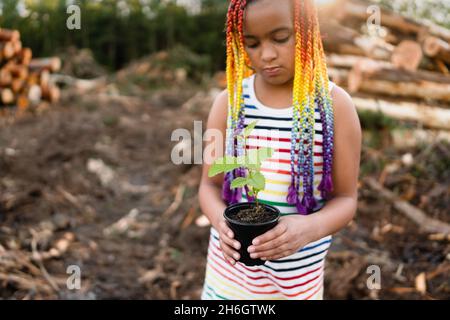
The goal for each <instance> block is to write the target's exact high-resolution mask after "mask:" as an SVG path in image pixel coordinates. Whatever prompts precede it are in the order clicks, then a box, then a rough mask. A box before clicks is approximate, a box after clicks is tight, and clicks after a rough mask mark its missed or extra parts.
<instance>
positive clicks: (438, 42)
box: [423, 37, 450, 63]
mask: <svg viewBox="0 0 450 320" xmlns="http://www.w3.org/2000/svg"><path fill="white" fill-rule="evenodd" d="M423 51H424V52H425V54H426V55H427V56H429V57H433V58H436V59H439V60H441V61H445V62H447V63H450V44H449V43H448V42H445V41H444V40H442V39H439V38H436V37H427V38H426V39H425V41H424V43H423Z"/></svg>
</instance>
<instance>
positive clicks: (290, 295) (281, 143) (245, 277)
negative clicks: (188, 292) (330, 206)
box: [201, 75, 333, 300]
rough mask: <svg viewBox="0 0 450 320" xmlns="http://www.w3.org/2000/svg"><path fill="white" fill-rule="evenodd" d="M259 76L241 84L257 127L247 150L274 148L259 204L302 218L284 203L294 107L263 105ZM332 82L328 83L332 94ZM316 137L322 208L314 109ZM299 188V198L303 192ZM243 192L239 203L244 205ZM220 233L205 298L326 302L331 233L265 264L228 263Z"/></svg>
mask: <svg viewBox="0 0 450 320" xmlns="http://www.w3.org/2000/svg"><path fill="white" fill-rule="evenodd" d="M254 82H255V75H252V76H250V77H248V78H245V79H244V81H243V94H244V103H245V126H247V125H248V124H250V123H251V122H253V121H255V120H257V121H258V123H257V126H256V127H255V129H254V130H253V131H252V133H251V135H250V136H249V137H248V138H247V141H246V149H253V148H259V147H270V148H273V149H274V150H275V152H274V154H273V157H272V158H270V159H267V160H265V161H264V162H263V163H262V166H261V172H262V173H263V175H264V177H265V179H266V187H265V189H264V190H263V191H261V192H260V193H259V194H258V199H259V200H260V201H261V203H266V204H270V205H272V206H274V207H276V208H278V209H279V210H280V212H281V214H282V216H283V215H290V214H298V213H297V208H296V207H295V205H289V204H288V203H287V201H286V196H287V193H288V188H289V184H290V181H291V175H290V172H291V166H290V150H291V127H292V111H293V107H290V108H284V109H275V108H270V107H267V106H265V105H263V104H262V103H261V102H260V101H258V99H257V98H256V95H255V87H254ZM332 88H333V83H332V82H330V90H332ZM315 119H316V122H315V127H314V129H315V134H314V149H313V151H314V168H315V170H314V172H315V174H314V195H315V198H316V199H317V200H318V201H317V202H318V207H317V208H315V209H314V211H318V210H320V208H321V207H323V206H324V204H325V201H324V200H323V199H321V197H320V191H319V190H318V189H317V187H318V185H319V183H320V181H321V178H322V166H323V158H322V124H321V121H320V113H319V110H318V109H317V108H316V110H315ZM302 187H303V186H302V185H300V190H299V195H300V196H302V194H303V189H302ZM246 201H247V199H246V198H245V193H244V192H243V193H242V199H241V202H246ZM218 236H219V235H218V232H217V230H215V229H214V228H211V233H210V239H209V246H208V257H207V265H206V274H205V281H204V285H203V291H202V296H201V298H202V299H204V300H209V299H214V300H215V299H229V300H252V299H258V300H264V299H271V300H272V299H292V300H308V299H322V297H323V277H324V265H325V256H326V254H327V251H328V248H329V247H330V244H331V235H330V236H327V237H324V238H322V239H320V240H318V241H315V242H313V243H309V244H308V245H306V246H305V247H303V248H301V249H300V250H298V251H297V252H296V253H294V254H292V255H290V256H288V257H284V258H282V259H279V260H272V261H266V263H265V264H264V265H262V266H246V265H244V264H242V263H239V262H238V263H236V264H235V265H234V266H233V265H231V264H229V263H228V262H227V261H226V260H225V259H224V258H223V255H222V250H221V249H220V244H219V238H218Z"/></svg>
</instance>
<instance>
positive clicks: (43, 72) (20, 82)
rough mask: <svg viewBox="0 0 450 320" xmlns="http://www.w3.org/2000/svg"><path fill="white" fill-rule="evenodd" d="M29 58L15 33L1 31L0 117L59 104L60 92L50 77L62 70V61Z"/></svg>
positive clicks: (30, 52)
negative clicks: (45, 105) (44, 105)
mask: <svg viewBox="0 0 450 320" xmlns="http://www.w3.org/2000/svg"><path fill="white" fill-rule="evenodd" d="M32 56H33V53H32V51H31V49H30V48H26V47H23V46H22V42H21V39H20V33H19V32H18V31H17V30H9V29H0V114H4V113H9V112H11V111H13V112H15V111H23V110H26V109H28V108H38V107H39V106H41V105H43V104H48V103H53V102H56V101H58V100H59V97H60V91H59V88H58V87H57V86H56V85H55V84H53V83H52V82H51V81H50V74H51V73H53V72H56V71H58V70H59V69H60V68H61V60H60V59H59V58H56V57H53V58H42V59H33V57H32Z"/></svg>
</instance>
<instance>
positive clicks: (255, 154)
mask: <svg viewBox="0 0 450 320" xmlns="http://www.w3.org/2000/svg"><path fill="white" fill-rule="evenodd" d="M272 155H273V149H272V148H261V149H251V150H249V151H248V153H247V157H246V159H245V164H246V165H247V166H248V165H251V166H253V167H255V168H252V169H256V168H257V167H259V166H260V165H261V162H263V161H264V160H266V159H268V158H270V157H272Z"/></svg>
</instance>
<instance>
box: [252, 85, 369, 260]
mask: <svg viewBox="0 0 450 320" xmlns="http://www.w3.org/2000/svg"><path fill="white" fill-rule="evenodd" d="M332 98H333V106H334V120H335V121H334V123H335V128H334V155H333V169H332V170H333V184H334V190H333V198H332V199H331V200H329V201H328V202H327V203H326V205H325V206H324V207H323V208H322V209H321V210H319V211H318V212H316V213H314V214H311V215H308V216H301V215H295V216H293V215H291V216H286V217H282V218H281V219H280V222H279V223H278V225H277V226H276V227H275V228H274V229H272V230H270V231H268V232H266V233H265V234H263V235H261V236H259V237H257V238H255V239H254V240H253V245H252V246H250V247H249V248H248V250H249V252H250V253H252V254H251V256H252V257H254V258H257V257H259V258H263V259H267V260H274V259H279V258H282V257H285V256H288V255H291V254H293V253H295V252H297V251H298V250H299V249H301V248H303V247H304V246H305V245H306V244H308V243H311V242H313V241H316V240H319V239H321V238H323V237H325V236H327V235H330V234H334V233H336V232H337V231H339V230H340V229H342V228H344V227H345V226H346V225H347V224H348V223H349V222H350V221H351V220H352V218H353V217H354V215H355V213H356V208H357V201H358V176H359V162H360V152H361V142H362V141H361V139H362V134H361V125H360V122H359V118H358V114H357V113H356V109H355V106H354V104H353V102H352V100H351V98H350V96H349V95H348V94H347V92H345V91H344V90H343V89H341V88H340V87H338V86H335V88H334V89H333V91H332Z"/></svg>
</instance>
